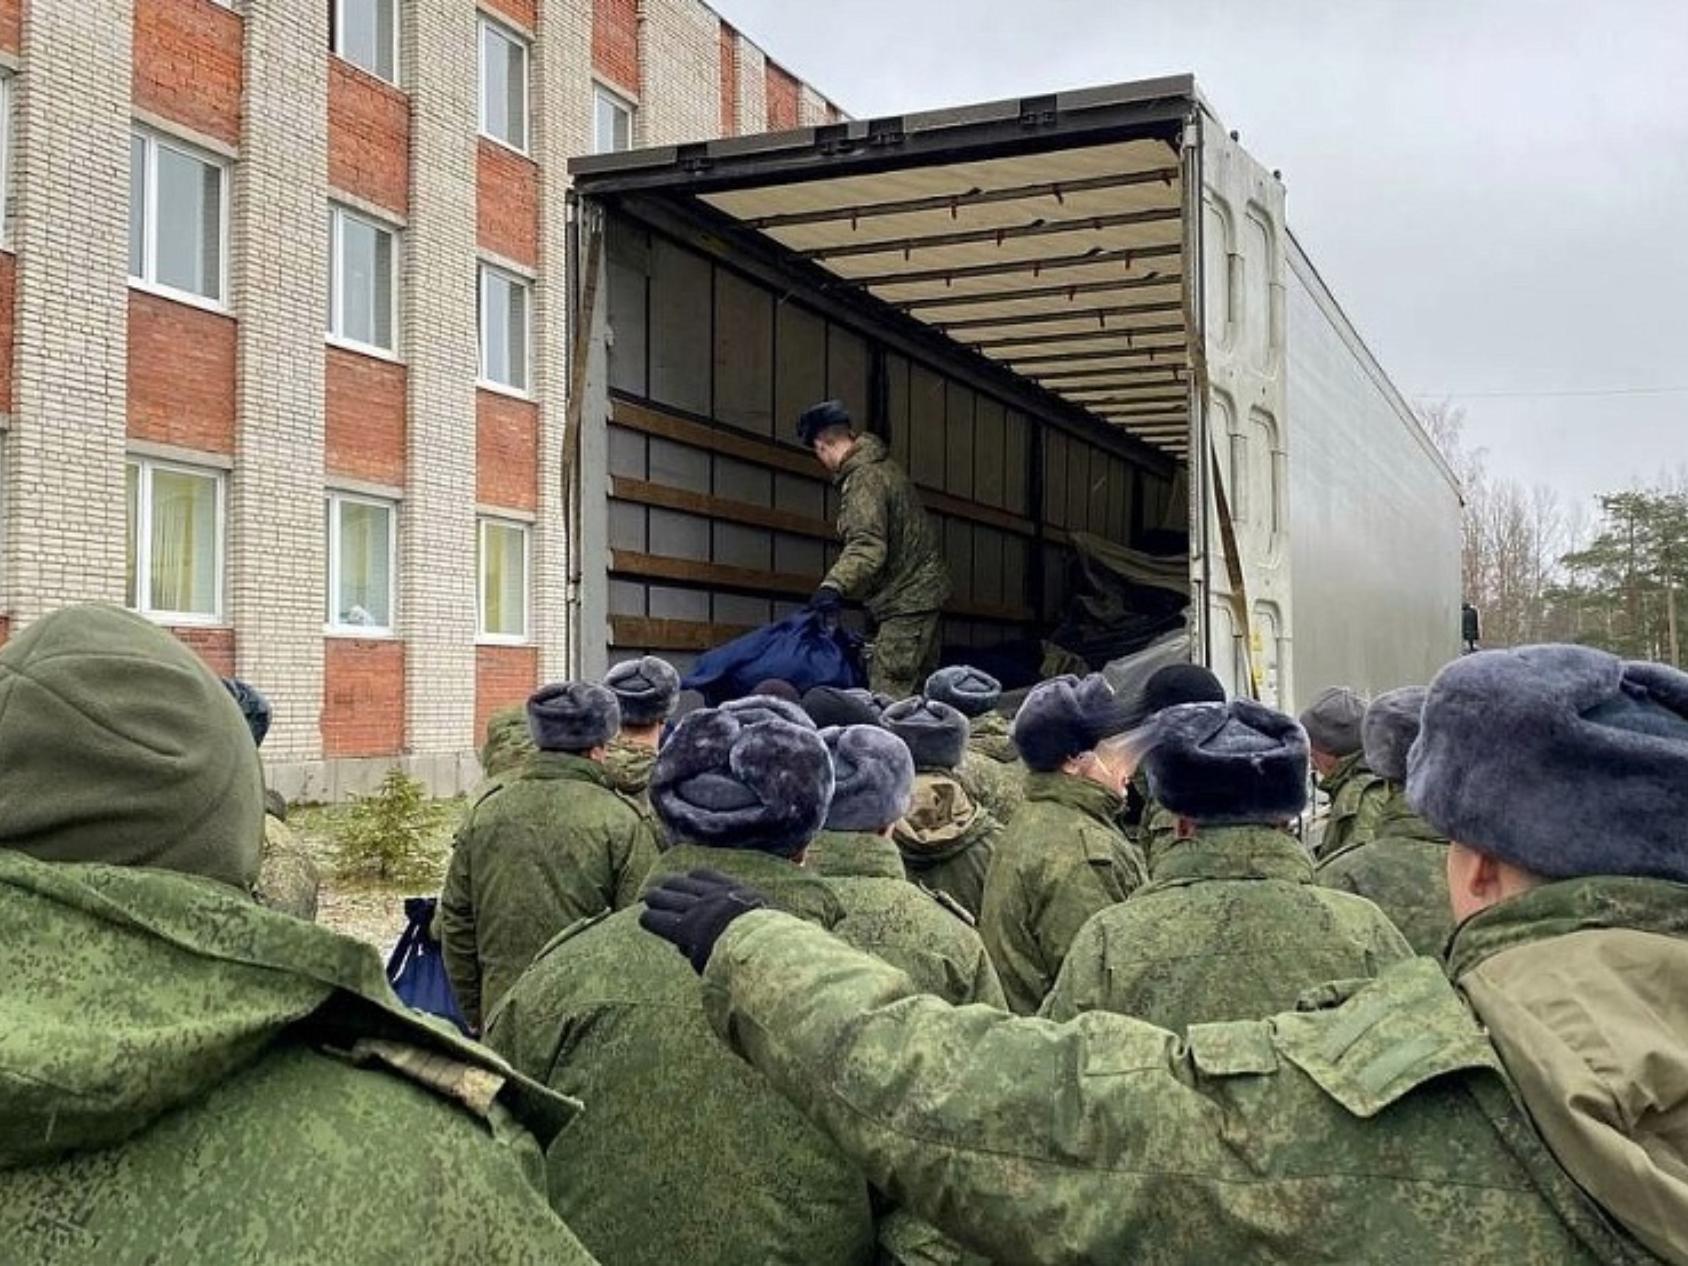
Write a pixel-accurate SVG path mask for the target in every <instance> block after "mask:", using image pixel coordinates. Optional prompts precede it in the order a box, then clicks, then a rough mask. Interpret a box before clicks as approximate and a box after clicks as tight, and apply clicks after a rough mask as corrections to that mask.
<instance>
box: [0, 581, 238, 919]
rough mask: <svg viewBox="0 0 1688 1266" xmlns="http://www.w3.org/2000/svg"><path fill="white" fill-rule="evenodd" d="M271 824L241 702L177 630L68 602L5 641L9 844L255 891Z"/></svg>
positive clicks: (2, 679) (1, 780) (2, 677)
mask: <svg viewBox="0 0 1688 1266" xmlns="http://www.w3.org/2000/svg"><path fill="white" fill-rule="evenodd" d="M263 824H264V782H263V775H262V772H261V770H260V767H259V764H258V749H257V746H256V745H255V744H254V743H253V742H252V735H251V732H250V731H249V730H248V729H247V727H246V721H245V718H243V717H242V716H241V713H240V708H239V707H238V706H236V704H235V702H234V700H233V699H232V698H230V697H229V693H228V691H227V690H225V689H224V688H223V685H222V683H221V682H220V681H218V680H217V678H216V677H214V676H213V675H212V674H211V672H210V670H209V669H207V668H206V667H205V666H204V664H202V663H201V662H200V661H199V659H198V657H197V656H195V655H194V653H193V652H192V651H190V650H189V649H188V648H187V647H186V646H184V645H182V643H180V642H179V641H177V640H176V639H175V638H174V637H172V636H170V634H169V633H167V632H165V631H164V630H163V629H161V628H159V627H157V626H156V625H154V624H151V623H149V622H148V621H146V620H143V619H141V618H140V617H139V616H136V615H131V614H130V613H128V612H126V611H119V610H117V609H116V608H113V607H103V606H81V607H67V608H65V609H64V610H61V611H57V612H55V613H53V614H52V615H49V616H46V617H44V618H43V619H40V620H38V621H36V622H35V623H34V624H32V625H30V626H29V628H28V629H26V630H25V631H24V632H23V633H22V634H20V635H19V636H18V637H17V638H15V639H14V640H13V641H11V642H8V643H7V644H6V646H5V648H4V649H3V650H0V849H7V848H9V849H16V850H17V851H19V852H22V853H28V854H29V855H30V856H32V857H38V858H40V859H41V860H43V861H49V862H103V863H106V864H108V865H113V866H150V867H156V868H159V869H163V870H175V871H180V872H182V873H184V874H189V875H200V876H204V877H205V878H207V879H216V880H219V881H221V882H223V883H226V884H232V885H234V886H235V887H237V888H241V889H245V890H250V889H251V887H252V884H253V882H254V881H255V880H256V878H257V875H258V863H259V856H260V852H261V848H262V843H263V838H264V825H263Z"/></svg>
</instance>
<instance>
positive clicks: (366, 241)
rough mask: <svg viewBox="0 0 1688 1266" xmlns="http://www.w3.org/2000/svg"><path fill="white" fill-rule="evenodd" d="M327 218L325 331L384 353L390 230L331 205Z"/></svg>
mask: <svg viewBox="0 0 1688 1266" xmlns="http://www.w3.org/2000/svg"><path fill="white" fill-rule="evenodd" d="M329 221H330V223H329V239H330V250H331V257H330V261H329V270H328V271H329V289H330V292H331V293H330V296H329V314H328V332H329V333H330V334H332V335H333V336H334V337H335V338H338V339H344V340H346V341H347V342H349V343H357V344H359V345H361V346H363V347H373V348H377V349H379V350H381V351H384V352H390V351H392V350H393V327H394V326H395V325H396V324H397V319H396V317H397V311H398V287H397V285H396V283H395V280H394V279H395V276H396V274H395V272H394V264H395V263H396V261H395V259H394V255H395V254H397V243H396V241H395V237H394V234H393V231H392V230H391V229H388V228H384V227H382V226H381V225H379V224H377V223H376V222H375V221H374V220H370V219H366V218H365V217H363V216H361V215H357V214H355V213H354V212H351V211H348V210H346V209H345V208H344V207H334V208H333V209H332V210H331V212H330V215H329Z"/></svg>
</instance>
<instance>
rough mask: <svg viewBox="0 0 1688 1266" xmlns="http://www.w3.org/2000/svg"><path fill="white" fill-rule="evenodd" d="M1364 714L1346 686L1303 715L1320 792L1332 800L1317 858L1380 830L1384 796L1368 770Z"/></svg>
mask: <svg viewBox="0 0 1688 1266" xmlns="http://www.w3.org/2000/svg"><path fill="white" fill-rule="evenodd" d="M1365 715H1366V701H1365V700H1364V699H1362V698H1361V697H1360V696H1359V695H1357V694H1355V693H1354V692H1353V691H1352V690H1350V689H1348V688H1347V687H1346V686H1332V687H1331V688H1330V689H1329V690H1326V691H1325V692H1324V693H1323V694H1321V695H1320V696H1319V697H1318V698H1317V699H1315V700H1314V701H1313V704H1312V706H1311V707H1309V708H1308V709H1307V710H1306V711H1305V712H1303V713H1302V714H1301V725H1302V728H1303V729H1305V730H1306V731H1307V738H1308V740H1309V741H1310V742H1311V743H1312V748H1313V768H1314V770H1315V771H1316V772H1317V773H1318V775H1319V790H1320V791H1322V792H1323V793H1324V794H1325V796H1326V797H1327V798H1328V799H1329V801H1330V807H1329V809H1328V810H1327V811H1326V814H1325V821H1324V830H1323V833H1322V834H1321V835H1320V836H1319V839H1318V842H1317V844H1316V845H1315V846H1314V848H1313V856H1314V857H1315V858H1321V859H1322V858H1325V857H1329V856H1330V855H1331V854H1332V853H1336V852H1340V851H1341V850H1342V849H1344V848H1347V847H1348V846H1349V845H1350V844H1359V843H1364V842H1365V841H1366V840H1369V839H1370V838H1371V837H1372V835H1373V834H1374V833H1375V832H1376V830H1377V819H1378V815H1379V814H1380V813H1381V812H1382V811H1383V801H1384V798H1385V794H1386V791H1385V788H1384V786H1383V779H1381V778H1379V777H1378V776H1377V775H1376V774H1374V773H1372V771H1371V770H1370V769H1368V768H1366V753H1365V750H1364V747H1363V746H1362V743H1361V739H1360V724H1361V722H1362V721H1364V720H1365Z"/></svg>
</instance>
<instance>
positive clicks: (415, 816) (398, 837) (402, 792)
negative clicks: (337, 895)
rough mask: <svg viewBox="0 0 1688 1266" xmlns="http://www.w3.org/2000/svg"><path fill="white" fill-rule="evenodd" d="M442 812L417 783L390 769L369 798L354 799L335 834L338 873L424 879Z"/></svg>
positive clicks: (391, 880)
mask: <svg viewBox="0 0 1688 1266" xmlns="http://www.w3.org/2000/svg"><path fill="white" fill-rule="evenodd" d="M446 813H447V810H446V808H445V806H443V805H440V804H436V803H435V802H434V801H432V800H430V799H428V792H427V788H425V787H424V786H423V785H422V784H421V783H420V782H418V781H417V780H416V779H414V778H411V777H409V776H408V775H407V774H405V773H404V771H403V770H401V769H398V768H396V767H395V768H393V769H390V770H388V771H387V776H386V777H385V778H383V779H382V780H381V785H380V786H379V787H377V788H376V789H375V791H374V792H373V793H372V794H370V795H367V796H358V797H357V798H356V800H355V801H354V803H353V805H352V809H351V812H350V813H348V814H347V815H346V820H345V822H344V824H343V825H342V826H341V828H340V830H339V831H338V832H337V834H338V836H339V854H340V871H341V873H342V874H348V875H360V876H363V877H365V878H373V879H379V880H382V881H384V882H387V883H412V882H418V881H422V880H426V879H428V878H429V877H430V875H431V871H432V862H433V856H432V850H431V848H430V842H431V840H432V838H433V835H434V833H435V832H436V831H438V830H439V828H440V826H441V824H442V823H443V822H444V821H445V816H446Z"/></svg>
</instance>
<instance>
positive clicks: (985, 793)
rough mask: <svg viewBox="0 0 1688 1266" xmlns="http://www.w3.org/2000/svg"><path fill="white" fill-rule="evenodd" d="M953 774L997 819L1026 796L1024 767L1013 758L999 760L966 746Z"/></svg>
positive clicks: (1009, 813) (1011, 811)
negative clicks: (1011, 759) (1010, 759)
mask: <svg viewBox="0 0 1688 1266" xmlns="http://www.w3.org/2000/svg"><path fill="white" fill-rule="evenodd" d="M955 777H956V781H958V782H959V783H960V784H961V785H962V786H963V787H965V788H967V794H968V795H969V796H971V797H972V798H973V799H974V800H976V801H978V803H979V804H980V805H981V806H982V807H983V808H984V810H985V812H987V813H989V814H990V815H991V817H993V818H995V819H996V820H997V821H998V822H1006V821H1008V819H1010V818H1012V817H1013V816H1014V812H1015V810H1016V809H1018V808H1019V807H1020V805H1021V803H1022V802H1023V801H1024V800H1025V798H1026V767H1025V766H1024V765H1022V764H1021V763H1020V762H1019V759H1018V758H1016V759H1014V760H1013V761H999V760H996V759H994V758H993V757H990V756H986V755H984V754H983V753H981V752H978V751H976V750H974V749H973V748H971V747H969V748H968V749H967V750H966V751H964V752H963V753H962V754H961V764H960V765H958V766H956V768H955Z"/></svg>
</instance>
